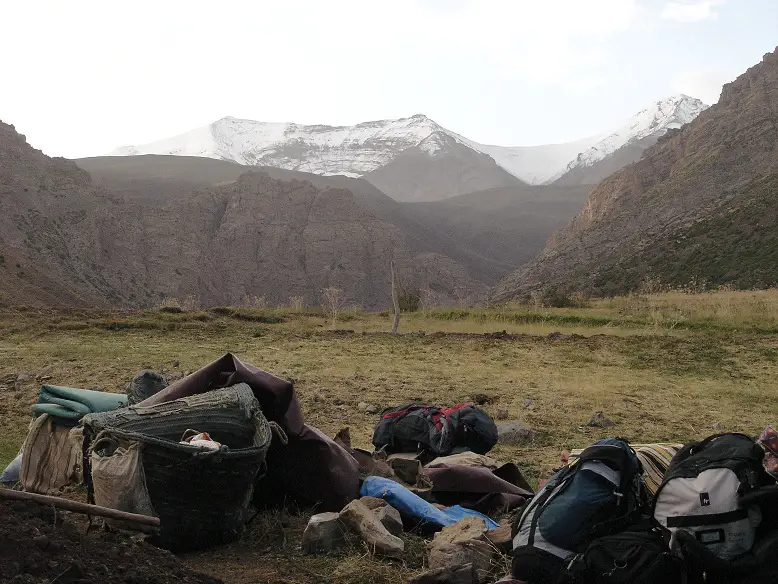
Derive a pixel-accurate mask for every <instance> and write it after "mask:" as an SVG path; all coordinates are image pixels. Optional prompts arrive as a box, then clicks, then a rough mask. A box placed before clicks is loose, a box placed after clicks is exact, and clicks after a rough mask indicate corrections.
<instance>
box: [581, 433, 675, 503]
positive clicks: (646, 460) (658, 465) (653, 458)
mask: <svg viewBox="0 0 778 584" xmlns="http://www.w3.org/2000/svg"><path fill="white" fill-rule="evenodd" d="M682 446H683V445H682V444H666V443H663V444H633V445H632V448H634V449H635V453H636V454H637V456H638V459H639V460H640V464H642V465H643V482H644V483H645V485H646V490H647V491H648V492H649V493H651V496H654V495H655V494H656V492H657V490H658V489H659V485H661V484H662V477H664V474H665V470H667V466H668V465H669V464H670V461H671V460H672V459H673V456H675V453H676V452H678V451H679V450H680V449H681V447H682ZM583 451H584V449H583V448H579V449H577V450H573V451H572V452H571V453H570V462H574V461H575V460H577V459H578V457H579V456H580V455H581V453H582V452H583Z"/></svg>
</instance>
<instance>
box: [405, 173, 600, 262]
mask: <svg viewBox="0 0 778 584" xmlns="http://www.w3.org/2000/svg"><path fill="white" fill-rule="evenodd" d="M590 191H591V187H590V186H588V185H576V186H568V187H565V186H559V185H545V186H529V185H523V186H518V187H503V188H495V189H489V190H484V191H477V192H474V193H470V194H467V195H461V196H458V197H453V198H451V199H446V200H444V201H438V202H435V203H404V205H405V206H406V207H407V208H408V214H409V215H411V216H413V217H416V218H417V219H418V220H419V221H421V222H423V223H425V224H426V225H428V226H429V228H430V230H436V231H438V232H441V233H446V234H448V235H449V236H450V237H452V238H453V239H454V240H455V241H456V242H458V244H459V245H460V246H465V247H467V248H468V249H470V250H472V251H473V252H475V253H477V254H479V255H481V256H483V257H486V258H494V259H499V260H501V261H502V262H503V263H504V264H507V269H506V272H505V273H507V271H508V270H513V269H515V268H517V267H519V266H521V265H523V264H526V263H527V262H529V261H531V260H533V259H534V258H535V257H537V255H538V254H539V253H540V252H541V251H542V250H543V247H544V246H545V244H546V240H547V239H548V236H549V235H550V234H551V233H553V232H554V231H556V230H557V229H560V228H562V227H564V226H565V225H566V224H567V223H568V222H569V221H570V219H571V218H573V217H574V216H575V214H576V213H578V211H580V210H581V208H582V207H583V206H584V204H585V203H586V198H587V196H588V194H589V192H590ZM503 275H504V274H503Z"/></svg>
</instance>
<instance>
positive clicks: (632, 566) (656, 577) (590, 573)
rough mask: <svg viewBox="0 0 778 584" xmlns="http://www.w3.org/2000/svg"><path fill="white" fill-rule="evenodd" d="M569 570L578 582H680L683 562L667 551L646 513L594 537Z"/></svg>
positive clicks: (570, 565)
mask: <svg viewBox="0 0 778 584" xmlns="http://www.w3.org/2000/svg"><path fill="white" fill-rule="evenodd" d="M568 570H569V571H570V572H571V577H572V581H573V582H576V583H579V582H580V583H581V584H655V583H660V584H680V583H681V582H683V578H684V566H683V562H682V561H681V560H680V558H677V557H675V556H674V555H673V554H672V553H670V549H669V548H668V547H667V544H666V543H665V541H664V538H663V536H662V532H661V531H659V530H658V529H656V528H654V527H653V526H652V524H651V521H650V519H649V518H647V517H646V518H644V519H643V520H642V521H640V522H638V523H636V524H635V525H632V526H630V527H628V528H627V529H626V530H624V531H621V532H619V533H614V534H613V535H606V536H605V537H601V538H599V539H595V540H594V541H593V542H592V543H590V544H589V547H587V548H586V550H585V551H584V552H583V553H582V554H579V555H578V556H576V558H575V559H574V560H573V561H571V562H570V564H569V566H568Z"/></svg>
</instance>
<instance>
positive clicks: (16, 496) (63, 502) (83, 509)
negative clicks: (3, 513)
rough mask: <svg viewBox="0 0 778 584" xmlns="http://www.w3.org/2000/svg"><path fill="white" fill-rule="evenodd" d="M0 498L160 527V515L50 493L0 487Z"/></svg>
mask: <svg viewBox="0 0 778 584" xmlns="http://www.w3.org/2000/svg"><path fill="white" fill-rule="evenodd" d="M0 499H11V500H15V501H32V502H33V503H38V504H39V505H51V506H53V507H57V508H58V509H65V510H66V511H73V512H74V513H84V514H85V515H97V516H99V517H108V518H109V519H124V520H125V521H132V522H134V523H139V524H141V525H150V526H152V527H159V517H151V516H149V515H138V514H137V513H127V512H126V511H117V510H116V509H109V508H108V507H100V506H99V505H89V504H87V503H79V502H78V501H71V500H70V499H63V498H62V497H52V496H50V495H39V494H37V493H27V492H26V491H14V490H13V489H0Z"/></svg>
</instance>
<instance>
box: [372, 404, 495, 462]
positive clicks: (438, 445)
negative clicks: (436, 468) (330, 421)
mask: <svg viewBox="0 0 778 584" xmlns="http://www.w3.org/2000/svg"><path fill="white" fill-rule="evenodd" d="M496 443H497V426H495V424H494V422H493V421H492V419H491V418H490V417H489V415H488V414H487V413H486V412H485V411H483V410H482V409H480V408H477V407H476V406H473V405H470V404H459V405H455V406H452V407H449V408H440V407H438V406H432V405H427V404H418V403H414V404H406V405H403V406H398V407H396V408H389V409H386V410H384V411H383V412H382V413H381V420H380V421H379V422H378V425H377V426H376V428H375V431H374V432H373V446H375V447H376V448H385V449H386V451H387V452H420V451H426V452H428V453H429V454H431V455H433V456H445V455H446V454H449V453H450V452H451V451H452V450H453V449H454V448H455V447H457V446H460V447H464V448H467V449H469V450H472V451H473V452H476V453H478V454H486V453H487V452H489V450H491V449H492V447H493V446H494V445H495V444H496Z"/></svg>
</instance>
